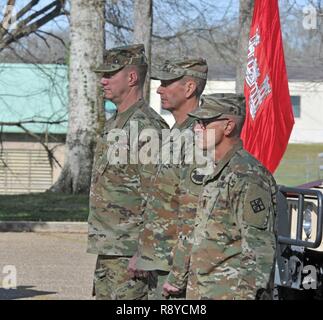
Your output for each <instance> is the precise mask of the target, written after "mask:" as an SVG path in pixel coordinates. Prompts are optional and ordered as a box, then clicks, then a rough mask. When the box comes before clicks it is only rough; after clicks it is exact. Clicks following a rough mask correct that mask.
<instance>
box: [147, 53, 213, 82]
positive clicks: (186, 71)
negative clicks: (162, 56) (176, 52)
mask: <svg viewBox="0 0 323 320" xmlns="http://www.w3.org/2000/svg"><path fill="white" fill-rule="evenodd" d="M207 72H208V67H207V63H206V60H205V59H202V58H197V59H189V58H184V59H182V60H166V61H165V62H164V63H163V64H162V65H158V66H155V67H153V68H152V71H151V78H152V79H155V80H166V81H167V80H176V79H179V78H181V77H184V76H192V77H195V78H200V79H205V80H206V79H207Z"/></svg>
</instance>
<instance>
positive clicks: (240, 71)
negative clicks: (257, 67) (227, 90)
mask: <svg viewBox="0 0 323 320" xmlns="http://www.w3.org/2000/svg"><path fill="white" fill-rule="evenodd" d="M253 6H254V0H240V10H239V37H238V39H239V40H238V50H237V64H236V92H237V93H243V87H244V78H245V74H246V66H247V54H248V43H249V31H250V26H251V19H252V12H253Z"/></svg>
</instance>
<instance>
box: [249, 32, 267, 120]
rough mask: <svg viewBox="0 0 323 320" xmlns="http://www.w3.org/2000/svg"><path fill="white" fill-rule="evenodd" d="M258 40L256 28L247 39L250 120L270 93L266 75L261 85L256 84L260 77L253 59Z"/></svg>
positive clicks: (256, 62) (256, 63)
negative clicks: (252, 34)
mask: <svg viewBox="0 0 323 320" xmlns="http://www.w3.org/2000/svg"><path fill="white" fill-rule="evenodd" d="M260 40H261V39H260V35H259V30H258V28H257V30H256V34H255V35H254V36H252V37H251V38H250V39H249V48H248V62H247V71H246V83H247V85H248V87H249V88H250V96H249V111H250V114H251V117H252V119H254V118H255V117H256V114H257V111H258V109H259V107H260V106H261V104H262V102H263V101H264V99H265V98H266V97H267V96H268V95H269V94H270V92H271V87H270V79H269V76H268V74H267V75H266V77H265V79H264V81H263V82H262V83H261V84H259V83H258V78H259V77H260V75H261V71H260V68H259V66H258V61H257V58H256V57H255V49H256V47H257V46H258V45H259V44H260Z"/></svg>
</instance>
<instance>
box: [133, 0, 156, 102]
mask: <svg viewBox="0 0 323 320" xmlns="http://www.w3.org/2000/svg"><path fill="white" fill-rule="evenodd" d="M134 24H135V28H134V34H133V42H134V43H143V44H144V45H145V50H146V56H147V59H148V72H147V78H146V83H145V88H144V97H145V99H146V101H147V102H148V103H149V99H150V70H151V35H152V29H153V7H152V0H135V4H134Z"/></svg>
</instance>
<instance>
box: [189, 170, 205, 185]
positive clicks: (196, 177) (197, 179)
mask: <svg viewBox="0 0 323 320" xmlns="http://www.w3.org/2000/svg"><path fill="white" fill-rule="evenodd" d="M204 177H205V175H204V174H199V172H198V170H197V168H195V169H194V170H193V171H192V172H191V180H192V181H193V182H194V183H195V184H198V185H201V184H203V179H204Z"/></svg>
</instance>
